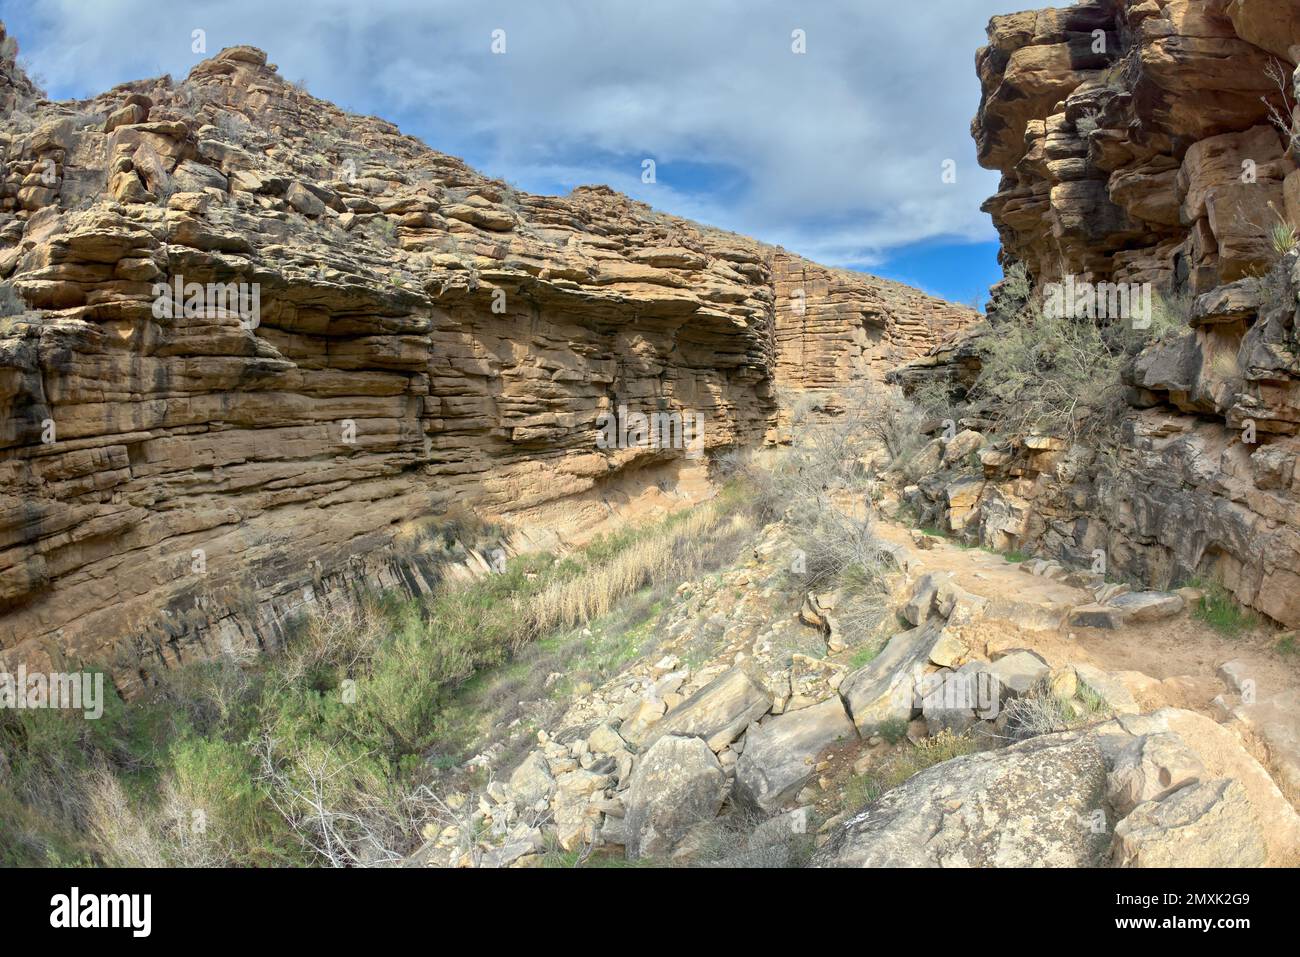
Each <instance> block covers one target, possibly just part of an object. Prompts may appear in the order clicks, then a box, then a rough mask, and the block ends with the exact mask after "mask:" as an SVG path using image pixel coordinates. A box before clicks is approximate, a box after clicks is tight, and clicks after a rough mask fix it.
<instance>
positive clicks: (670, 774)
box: [623, 734, 726, 861]
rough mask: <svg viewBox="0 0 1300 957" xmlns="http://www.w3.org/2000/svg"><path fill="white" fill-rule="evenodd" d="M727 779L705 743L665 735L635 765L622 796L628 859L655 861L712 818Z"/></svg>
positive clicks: (690, 738) (715, 812) (691, 738)
mask: <svg viewBox="0 0 1300 957" xmlns="http://www.w3.org/2000/svg"><path fill="white" fill-rule="evenodd" d="M725 781H726V775H725V774H724V773H723V771H722V766H721V765H720V764H718V758H717V756H716V755H715V754H714V753H713V752H712V751H711V750H710V749H709V746H708V745H707V744H705V743H704V739H702V738H697V737H685V736H683V735H676V734H670V735H665V736H664V737H661V738H659V740H658V741H656V742H655V743H654V745H653V746H652V747H651V748H650V750H649V751H647V752H646V753H645V755H643V756H642V757H641V758H640V759H638V761H637V763H636V767H635V768H634V769H633V771H632V782H631V784H630V786H629V787H628V790H627V794H626V796H625V797H624V799H623V800H624V805H625V807H626V813H625V814H624V816H623V827H624V833H625V840H626V851H627V858H628V860H630V861H634V860H637V859H638V858H640V857H660V856H663V855H666V854H668V853H670V852H671V851H672V849H673V848H674V847H675V846H676V844H677V842H678V841H680V840H681V839H682V838H683V837H685V836H686V833H687V832H688V831H689V830H690V829H691V828H692V827H694V826H695V825H697V824H700V823H702V822H704V821H711V820H713V818H715V817H717V814H718V811H719V810H720V809H721V807H722V799H723V785H724V783H725Z"/></svg>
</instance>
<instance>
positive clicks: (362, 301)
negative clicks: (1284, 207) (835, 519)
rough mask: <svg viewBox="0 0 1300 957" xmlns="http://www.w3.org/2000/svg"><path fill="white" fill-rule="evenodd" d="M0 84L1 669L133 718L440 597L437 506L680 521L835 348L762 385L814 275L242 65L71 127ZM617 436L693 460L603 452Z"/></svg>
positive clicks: (562, 536)
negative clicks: (793, 289) (794, 274)
mask: <svg viewBox="0 0 1300 957" xmlns="http://www.w3.org/2000/svg"><path fill="white" fill-rule="evenodd" d="M2 40H3V34H2V33H0V41H2ZM11 47H12V44H8V45H6V47H5V49H7V50H8V52H9V54H12V52H13V50H12V49H11ZM0 67H2V68H0V106H7V107H8V108H9V109H10V110H12V112H9V113H8V115H7V117H6V119H5V120H4V121H3V123H0V280H4V281H6V282H7V283H9V284H11V286H12V288H13V289H16V290H17V292H18V293H19V294H20V295H21V296H22V298H23V299H24V300H25V302H26V304H27V306H29V307H30V309H29V311H26V312H21V313H20V314H16V315H8V316H6V317H5V318H3V319H0V322H2V323H3V326H0V670H3V669H4V667H5V666H7V665H13V664H15V663H16V662H17V661H20V660H21V661H26V662H27V663H28V664H29V665H31V666H32V667H38V666H48V665H49V664H50V663H57V664H60V665H67V666H73V665H75V664H77V663H105V664H108V665H109V666H110V667H111V668H112V669H113V672H114V674H115V676H116V677H117V678H118V680H119V682H120V683H122V684H123V685H124V686H127V687H129V686H131V685H132V684H133V683H134V682H136V681H137V680H146V675H145V673H146V672H147V670H148V668H149V667H150V666H151V665H156V664H159V663H163V664H172V663H174V662H176V661H180V660H186V659H188V658H193V657H202V656H206V655H209V654H211V653H213V652H215V651H216V650H218V649H220V648H223V647H224V648H229V647H234V648H250V649H258V648H261V649H265V648H270V647H274V646H275V645H276V644H277V643H279V642H280V641H281V640H282V638H283V634H284V629H285V627H286V624H287V623H288V622H289V621H290V620H291V619H292V618H293V617H294V616H295V615H296V614H298V613H299V612H300V611H302V610H303V609H304V608H306V607H309V606H310V605H311V604H312V603H317V602H324V603H330V602H333V601H335V600H343V599H346V598H347V596H348V595H350V594H352V593H353V592H354V591H355V590H356V589H360V588H363V587H364V588H381V589H382V588H393V587H396V588H400V589H404V590H406V591H407V592H410V593H413V594H418V593H420V592H424V591H427V590H428V589H430V588H431V587H433V585H434V584H435V583H436V580H437V577H438V575H439V574H442V573H443V570H444V569H442V566H441V565H440V564H439V562H438V561H436V560H435V556H431V554H430V551H431V550H430V549H429V548H428V547H426V546H427V545H428V542H429V536H430V528H431V526H432V525H434V524H436V523H437V522H438V521H439V516H443V515H445V514H446V513H447V512H448V511H449V510H451V509H454V508H456V507H459V506H469V507H472V508H473V509H475V510H476V511H478V512H479V513H481V514H483V515H486V516H489V517H499V518H505V519H506V520H507V521H508V524H509V525H510V526H511V527H512V528H513V529H514V530H515V534H516V535H517V540H516V543H517V544H520V545H521V546H525V545H534V546H535V545H543V546H547V547H553V546H555V545H557V544H560V543H563V542H565V541H572V540H574V539H575V538H579V537H581V536H584V535H588V534H590V533H591V531H592V530H593V529H595V528H596V527H598V526H599V525H600V524H601V523H604V522H607V521H610V520H611V519H615V520H623V519H627V518H633V519H635V518H642V519H644V518H648V517H653V516H654V515H656V514H661V513H663V512H664V511H665V510H668V509H671V508H677V507H682V506H683V505H685V504H687V503H689V502H691V501H693V500H696V499H698V497H699V496H700V495H701V494H703V493H705V492H706V491H707V489H708V484H707V472H708V461H709V457H710V456H712V455H714V454H716V453H717V452H718V451H720V450H723V449H727V448H732V447H738V446H752V445H755V444H759V443H762V442H763V441H765V440H766V439H767V438H768V436H769V433H770V432H771V430H772V429H773V427H774V424H775V411H776V405H775V400H774V398H773V386H774V370H775V369H776V368H777V367H778V365H779V366H780V368H781V369H783V370H786V372H787V376H788V378H790V379H793V380H801V379H802V378H803V374H802V373H801V371H800V370H801V369H803V368H807V369H810V370H815V373H814V374H815V376H816V377H817V378H818V381H829V380H828V375H829V373H827V372H824V371H821V370H822V364H823V362H826V363H828V365H827V368H828V369H829V370H831V372H833V373H834V374H839V373H840V372H842V371H844V370H845V369H846V365H845V363H844V362H842V361H841V360H840V353H841V352H844V354H847V352H846V351H845V350H847V349H848V340H847V339H846V340H845V341H844V349H841V344H840V342H838V341H837V342H836V343H835V344H834V345H833V347H832V348H828V349H824V350H822V351H820V352H819V353H818V354H817V356H816V357H813V356H811V355H809V356H805V355H804V354H803V353H802V352H801V353H800V354H798V355H796V356H794V357H793V358H791V357H789V356H787V357H786V358H785V359H783V360H781V361H780V362H779V363H778V360H777V354H778V349H780V350H783V351H785V350H786V348H787V343H786V342H785V337H784V336H783V335H778V332H780V331H782V327H781V324H780V323H779V322H778V321H777V316H778V315H780V314H784V313H786V312H788V306H787V305H784V304H782V303H781V301H780V300H781V297H782V296H783V295H785V290H784V288H783V287H784V285H785V283H784V281H783V280H782V281H778V279H777V276H778V274H779V276H781V277H785V276H788V275H789V274H790V273H791V271H792V270H796V269H799V268H805V269H807V270H809V271H811V270H813V269H815V268H819V267H813V266H811V264H804V263H803V261H802V260H797V259H796V258H795V257H792V256H789V255H788V254H785V253H783V252H781V251H779V250H776V249H774V248H772V247H768V246H765V245H762V244H760V243H757V242H753V241H751V240H747V239H744V238H743V237H737V236H734V235H732V234H725V233H721V232H719V231H716V230H712V229H708V228H706V227H701V226H698V225H696V224H694V223H691V222H689V221H686V220H682V219H679V218H676V217H671V216H666V215H663V214H660V213H657V212H654V211H653V210H651V209H650V208H649V207H647V206H645V205H644V204H641V203H636V202H633V201H630V200H629V199H627V198H626V197H623V196H621V195H619V194H617V193H614V192H613V191H612V190H609V189H607V188H605V187H581V188H578V189H576V190H574V191H573V192H572V193H571V194H570V195H569V196H567V197H544V196H531V195H525V194H522V193H520V192H518V191H517V190H514V189H513V188H511V187H509V186H508V185H506V184H504V183H501V182H498V181H494V180H490V179H488V178H486V177H484V176H481V175H479V174H478V173H476V172H474V171H473V170H471V169H469V168H468V167H466V166H465V165H464V164H463V163H461V162H460V161H459V160H456V159H454V158H452V157H449V156H446V155H443V154H440V153H437V152H435V151H433V150H430V149H428V148H427V147H426V146H424V145H423V144H422V143H420V142H419V141H417V140H415V139H413V138H411V137H408V136H404V135H402V134H401V133H400V132H399V131H398V130H397V129H396V128H395V127H393V126H392V125H391V124H388V123H385V122H383V121H381V120H378V119H376V118H373V117H360V116H354V115H351V114H347V113H345V112H343V111H342V110H339V109H338V108H336V107H334V106H333V105H331V104H329V103H325V102H322V101H320V100H317V99H315V98H313V97H312V96H310V95H309V94H308V93H306V92H305V91H303V90H302V89H300V88H298V87H296V86H294V85H291V84H288V83H286V82H284V81H283V80H282V79H281V78H280V77H279V76H278V74H277V72H276V70H275V68H274V67H273V66H271V65H268V64H267V62H266V57H265V54H263V53H262V52H261V51H259V50H256V49H253V48H251V47H235V48H231V49H227V50H224V51H222V52H221V53H220V54H219V55H218V56H216V57H214V58H212V59H210V60H207V61H205V62H203V63H201V64H199V65H198V66H196V67H195V68H194V70H193V71H192V72H191V74H190V76H189V77H188V79H187V80H185V81H184V82H183V83H180V84H175V83H173V82H172V80H171V79H170V78H169V77H162V78H159V79H156V80H147V81H140V82H136V83H129V84H124V85H122V86H120V87H117V88H115V89H113V90H111V91H109V92H108V93H105V94H103V95H101V96H98V97H95V98H94V99H91V100H85V101H80V102H69V103H50V102H47V101H45V100H43V99H41V97H40V94H39V91H37V90H35V88H34V87H32V86H31V84H30V83H28V81H27V80H26V78H25V77H24V76H23V75H22V72H21V70H19V69H18V68H17V67H16V66H14V64H13V61H12V55H9V56H8V58H7V59H4V62H3V63H0ZM823 272H824V271H823ZM194 283H197V284H202V285H203V286H204V298H203V302H202V305H203V307H204V308H203V311H202V312H201V313H199V314H191V313H187V312H186V311H185V309H184V308H183V307H184V306H186V305H187V303H188V301H189V299H190V291H189V290H188V289H187V288H186V287H187V285H188V284H194ZM218 283H219V284H223V286H222V289H226V288H227V287H226V285H225V284H235V285H231V286H229V290H230V292H232V293H235V294H242V296H243V298H240V297H239V295H233V296H231V297H229V298H222V297H221V295H218V293H221V290H218V289H217V287H216V286H215V285H213V286H212V287H211V289H209V287H208V284H218ZM159 284H163V285H162V287H161V288H162V289H165V290H168V292H167V294H166V295H160V286H159ZM238 284H242V286H241V285H238ZM836 284H837V288H838V289H841V290H843V297H842V298H843V299H844V300H845V301H852V302H856V303H857V305H855V306H854V308H853V309H852V310H851V311H850V314H849V315H846V316H845V317H843V318H842V319H841V320H839V324H840V326H842V327H843V328H846V329H847V328H848V327H850V326H854V327H855V328H858V329H861V328H865V327H866V326H867V325H868V324H871V325H872V327H873V328H878V329H879V330H881V334H882V339H883V340H885V341H888V342H897V343H899V344H901V345H902V346H903V347H905V348H907V349H910V350H916V349H918V348H919V347H920V343H918V342H917V337H918V336H919V335H921V334H922V333H923V330H922V329H921V328H920V327H918V326H917V325H916V322H915V319H914V316H915V315H918V314H923V313H927V311H941V310H940V307H939V306H938V305H937V304H935V303H933V301H930V300H925V297H921V296H920V295H919V294H916V293H914V292H913V291H910V290H906V289H905V288H904V287H895V286H892V285H891V286H890V287H889V291H888V292H887V293H886V292H884V291H883V290H884V289H885V284H883V283H879V282H877V281H876V280H873V279H871V278H870V277H855V276H853V275H851V274H841V275H840V276H839V278H838V279H837V280H836ZM254 291H255V293H256V296H257V299H256V305H257V309H256V310H255V312H256V315H253V312H254V310H252V309H251V308H250V307H251V305H252V304H253V300H252V298H251V297H252V295H253V293H254ZM214 295H216V296H217V298H218V299H221V301H220V302H217V303H216V304H215V305H214V298H213V297H214ZM222 295H224V294H222ZM819 295H820V293H818V292H816V291H814V292H813V294H812V302H813V304H814V305H813V309H812V311H813V313H814V314H820V311H821V309H822V306H821V303H820V300H819ZM921 300H925V304H924V305H920V306H914V305H913V302H914V301H915V302H920V301H921ZM898 303H901V305H900V306H899V308H898V314H897V321H895V318H894V313H893V312H891V308H892V307H893V306H894V305H896V304H898ZM168 307H171V308H168ZM10 311H12V310H10ZM250 317H251V318H250ZM854 342H856V340H854ZM801 348H802V347H801ZM859 351H860V350H859ZM826 357H829V358H826ZM621 409H626V410H627V412H628V413H645V414H656V413H657V414H660V415H665V416H671V415H680V416H681V418H682V420H689V421H691V422H694V421H702V422H703V424H704V428H703V437H702V447H700V448H699V449H695V450H691V449H687V448H682V447H677V446H673V445H671V444H670V446H669V447H663V446H662V444H661V445H660V446H659V447H648V448H646V447H613V448H607V447H604V446H603V445H602V443H601V442H600V441H598V439H599V436H600V432H599V429H598V425H599V424H600V422H601V419H600V417H601V416H602V414H605V413H610V414H614V413H617V412H619V410H621ZM696 417H700V418H699V419H697V418H696ZM696 453H698V454H696ZM433 551H436V549H434V550H433ZM469 561H470V562H474V561H479V562H480V564H481V562H482V560H481V558H476V557H475V556H470V558H469Z"/></svg>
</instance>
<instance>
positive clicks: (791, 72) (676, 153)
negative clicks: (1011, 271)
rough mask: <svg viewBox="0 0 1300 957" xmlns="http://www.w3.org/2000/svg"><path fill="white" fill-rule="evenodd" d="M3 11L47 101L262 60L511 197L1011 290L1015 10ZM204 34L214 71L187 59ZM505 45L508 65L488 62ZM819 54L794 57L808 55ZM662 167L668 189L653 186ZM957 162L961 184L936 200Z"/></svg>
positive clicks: (560, 6)
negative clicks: (1007, 256)
mask: <svg viewBox="0 0 1300 957" xmlns="http://www.w3.org/2000/svg"><path fill="white" fill-rule="evenodd" d="M806 7H807V8H804V7H802V6H800V5H796V4H792V3H789V2H788V0H655V2H653V3H648V2H641V0H551V2H547V3H542V2H538V0H479V2H473V3H471V2H467V0H456V2H440V0H372V2H370V3H359V2H356V0H314V2H313V3H311V4H304V3H277V2H273V0H223V2H212V0H169V2H168V3H166V4H159V3H157V2H155V0H94V2H86V0H0V19H3V20H4V21H5V22H6V23H7V24H8V27H9V31H10V33H12V34H13V35H14V36H16V37H17V38H18V41H19V43H20V47H21V55H22V57H23V59H24V61H25V63H26V64H27V65H28V66H29V68H30V70H31V71H32V72H33V73H34V74H35V75H36V76H37V78H38V79H39V80H40V81H41V82H42V83H43V85H44V86H45V87H46V88H47V90H48V91H49V92H50V94H51V95H52V96H54V97H58V98H62V97H70V96H85V95H89V94H92V93H97V92H100V91H102V90H105V89H107V88H109V87H111V86H113V85H115V84H118V83H121V82H124V81H126V80H132V79H138V78H141V77H145V76H155V75H158V74H160V73H171V74H172V75H173V76H174V77H176V78H178V79H179V78H183V77H184V76H185V75H186V73H188V71H189V70H190V68H191V67H193V66H194V64H195V63H197V62H198V61H199V60H202V59H204V58H205V57H206V56H211V55H212V54H214V53H216V52H217V51H218V50H220V49H221V48H222V47H225V46H232V45H235V44H240V43H250V44H253V45H255V46H259V47H261V48H262V49H264V50H266V51H267V52H268V54H269V55H270V58H271V61H272V62H273V63H276V64H278V66H279V68H280V72H281V73H282V74H283V75H284V76H285V77H286V78H288V79H291V80H305V81H306V85H307V87H308V88H309V89H310V90H311V91H312V92H313V93H314V94H316V95H317V96H320V97H323V98H325V99H330V100H333V101H335V102H337V103H338V104H339V105H341V106H343V107H345V108H347V109H349V110H353V111H355V112H359V113H373V114H375V115H378V116H382V117H384V118H386V119H389V120H392V121H393V122H395V123H397V124H399V125H400V126H401V127H402V129H403V130H404V131H406V132H408V133H411V134H413V135H415V136H418V137H420V138H421V139H422V140H424V141H425V142H427V143H428V144H429V145H430V146H432V147H434V148H435V149H438V150H441V151H443V152H446V153H450V154H453V155H456V156H460V157H462V158H463V159H465V160H466V161H467V162H469V163H470V164H471V165H473V166H475V167H477V168H478V169H480V170H482V171H483V172H485V173H487V174H489V175H492V176H496V177H500V178H502V179H505V180H508V181H510V182H511V183H513V184H515V185H516V186H518V187H519V188H521V189H525V190H528V191H530V192H538V193H556V192H559V193H563V192H567V191H568V190H569V189H570V188H572V187H573V186H575V185H579V184H582V183H608V184H609V185H611V186H613V187H614V188H615V189H618V190H621V191H622V192H625V193H628V194H629V195H631V196H634V197H635V198H637V199H640V200H643V201H645V202H647V203H650V204H651V205H653V206H655V207H656V208H659V209H663V210H666V211H668V212H671V213H676V214H679V215H682V216H688V217H691V218H693V219H697V220H700V221H702V222H706V223H709V224H712V225H714V226H719V227H721V228H724V229H731V230H735V231H736V232H741V233H747V234H749V235H752V236H754V237H756V238H758V239H761V240H764V241H767V242H771V243H776V244H779V245H782V246H784V247H786V248H787V249H790V250H792V251H794V252H797V253H800V254H803V255H806V256H808V257H810V258H812V259H816V260H818V261H820V262H824V263H827V264H829V265H836V266H844V267H847V268H853V269H861V270H863V271H866V272H872V273H875V274H877V275H882V276H887V277H889V278H892V279H898V280H900V281H903V282H908V283H911V284H913V285H917V286H920V287H921V288H923V289H926V290H927V291H930V292H933V293H936V294H938V295H942V296H945V297H946V298H949V299H953V300H955V301H959V302H963V303H969V302H971V301H972V300H975V299H976V298H982V297H983V296H984V295H985V294H986V292H987V289H988V286H989V285H990V284H991V283H993V282H995V281H996V280H997V279H998V278H1000V270H999V268H998V266H997V262H996V255H997V243H996V234H995V233H994V231H993V229H992V226H991V224H990V222H989V219H988V217H987V216H986V215H984V214H983V213H981V212H980V211H979V205H980V203H981V202H982V201H983V200H984V199H985V198H986V197H987V196H989V195H990V194H991V193H992V192H993V191H994V190H995V189H996V187H997V175H996V174H994V173H991V172H988V171H986V170H981V169H979V167H978V166H977V165H976V163H975V151H974V146H973V144H972V142H971V140H970V135H969V124H970V119H971V117H972V116H973V115H974V113H975V109H976V107H977V105H978V103H979V85H978V82H977V80H976V76H975V70H974V55H975V50H976V49H977V47H978V46H979V45H980V44H981V43H983V42H984V26H985V24H986V23H987V21H988V18H989V16H990V15H992V14H995V13H1006V12H1011V11H1012V10H1014V9H1017V5H1016V3H1015V0H927V2H926V3H924V4H899V3H896V2H893V0H889V2H885V0H819V2H818V3H817V4H816V5H815V6H814V5H812V4H809V5H806ZM195 30H202V31H204V34H203V35H204V39H205V42H206V46H207V52H206V53H196V52H194V51H193V49H192V45H193V42H194V41H193V39H192V38H193V34H194V31H195ZM494 30H504V31H505V52H504V53H501V54H494V53H493V52H492V49H491V46H492V39H493V31H494ZM796 30H799V31H803V37H804V45H805V50H806V52H803V53H796V52H794V49H793V47H794V43H795V40H794V31H796ZM645 159H653V160H654V161H655V172H656V182H654V183H644V182H642V179H641V172H642V163H643V161H644V160H645ZM946 161H951V162H952V164H953V166H952V168H953V169H954V170H955V171H956V181H955V182H945V181H944V180H943V177H942V170H943V165H944V163H945V162H946Z"/></svg>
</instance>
